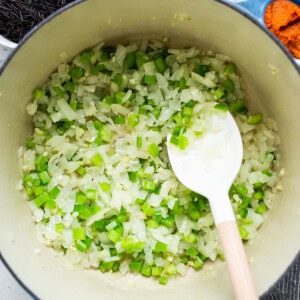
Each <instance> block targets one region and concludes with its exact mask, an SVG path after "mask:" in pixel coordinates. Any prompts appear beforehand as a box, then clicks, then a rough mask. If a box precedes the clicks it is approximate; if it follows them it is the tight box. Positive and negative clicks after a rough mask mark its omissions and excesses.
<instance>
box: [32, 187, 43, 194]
mask: <svg viewBox="0 0 300 300" xmlns="http://www.w3.org/2000/svg"><path fill="white" fill-rule="evenodd" d="M44 191H45V188H44V187H43V186H35V187H34V188H33V193H34V195H35V196H39V195H42V194H43V193H44Z"/></svg>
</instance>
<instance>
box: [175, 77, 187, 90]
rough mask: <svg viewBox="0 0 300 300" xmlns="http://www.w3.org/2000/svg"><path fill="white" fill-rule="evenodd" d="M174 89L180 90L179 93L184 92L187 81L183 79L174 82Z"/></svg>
mask: <svg viewBox="0 0 300 300" xmlns="http://www.w3.org/2000/svg"><path fill="white" fill-rule="evenodd" d="M174 88H179V91H183V90H185V89H186V88H187V84H186V79H185V78H184V77H181V78H180V79H179V80H177V81H175V82H174Z"/></svg>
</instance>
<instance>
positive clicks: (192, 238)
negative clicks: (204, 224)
mask: <svg viewBox="0 0 300 300" xmlns="http://www.w3.org/2000/svg"><path fill="white" fill-rule="evenodd" d="M185 240H186V241H187V242H188V243H190V244H194V243H196V242H197V241H198V235H197V234H195V233H193V232H190V233H189V234H188V235H187V236H186V237H185Z"/></svg>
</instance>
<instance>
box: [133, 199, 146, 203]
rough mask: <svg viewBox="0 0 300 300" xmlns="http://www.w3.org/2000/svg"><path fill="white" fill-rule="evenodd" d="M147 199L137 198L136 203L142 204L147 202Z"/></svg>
mask: <svg viewBox="0 0 300 300" xmlns="http://www.w3.org/2000/svg"><path fill="white" fill-rule="evenodd" d="M145 201H146V200H145V199H142V198H136V199H135V203H136V204H138V205H141V204H143V203H144V202H145Z"/></svg>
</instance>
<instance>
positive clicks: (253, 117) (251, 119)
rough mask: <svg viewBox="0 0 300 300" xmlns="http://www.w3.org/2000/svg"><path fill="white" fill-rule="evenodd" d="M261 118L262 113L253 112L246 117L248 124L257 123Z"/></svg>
mask: <svg viewBox="0 0 300 300" xmlns="http://www.w3.org/2000/svg"><path fill="white" fill-rule="evenodd" d="M262 120H263V117H262V114H260V113H258V114H253V115H251V116H249V117H248V120H247V124H249V125H257V124H260V123H261V122H262Z"/></svg>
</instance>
